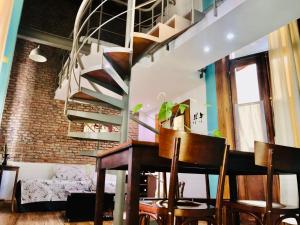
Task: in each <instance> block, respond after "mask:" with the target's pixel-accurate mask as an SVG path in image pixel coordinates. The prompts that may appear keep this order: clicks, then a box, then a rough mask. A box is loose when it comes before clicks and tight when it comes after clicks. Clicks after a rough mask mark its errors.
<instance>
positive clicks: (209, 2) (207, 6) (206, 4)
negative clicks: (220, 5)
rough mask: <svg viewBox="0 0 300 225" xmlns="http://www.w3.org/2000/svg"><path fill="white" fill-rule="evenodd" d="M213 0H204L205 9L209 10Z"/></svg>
mask: <svg viewBox="0 0 300 225" xmlns="http://www.w3.org/2000/svg"><path fill="white" fill-rule="evenodd" d="M213 3H214V1H213V0H202V7H203V11H205V10H207V9H208V8H209V7H211V6H212V5H213Z"/></svg>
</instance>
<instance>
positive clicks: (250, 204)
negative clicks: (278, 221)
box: [224, 200, 300, 214]
mask: <svg viewBox="0 0 300 225" xmlns="http://www.w3.org/2000/svg"><path fill="white" fill-rule="evenodd" d="M224 204H225V205H227V206H229V207H230V208H233V209H240V210H242V211H249V208H251V211H254V212H257V213H265V212H266V201H260V200H238V201H236V202H230V201H229V202H227V201H225V202H224ZM272 207H273V208H272V212H273V213H278V214H280V213H284V211H285V210H290V211H291V212H293V213H298V212H300V209H299V208H298V207H296V206H291V205H283V204H280V203H276V202H273V203H272Z"/></svg>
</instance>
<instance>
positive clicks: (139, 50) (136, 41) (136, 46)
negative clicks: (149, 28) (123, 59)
mask: <svg viewBox="0 0 300 225" xmlns="http://www.w3.org/2000/svg"><path fill="white" fill-rule="evenodd" d="M157 43H160V41H159V38H157V37H154V36H152V35H148V34H144V33H137V32H134V33H133V62H132V64H133V65H134V64H135V63H137V62H138V61H139V60H140V59H141V58H142V57H143V56H144V54H145V53H146V52H147V51H148V50H149V49H150V48H151V47H152V46H153V45H155V44H157Z"/></svg>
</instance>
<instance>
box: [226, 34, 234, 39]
mask: <svg viewBox="0 0 300 225" xmlns="http://www.w3.org/2000/svg"><path fill="white" fill-rule="evenodd" d="M226 38H227V40H229V41H230V40H232V39H234V34H233V33H228V34H227V35H226Z"/></svg>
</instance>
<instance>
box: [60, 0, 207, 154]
mask: <svg viewBox="0 0 300 225" xmlns="http://www.w3.org/2000/svg"><path fill="white" fill-rule="evenodd" d="M157 1H160V0H155V1H154V0H152V1H150V3H153V2H154V3H155V2H157ZM103 2H104V3H105V1H103ZM103 2H102V3H103ZM102 3H101V4H102ZM90 4H91V0H86V1H83V3H82V5H81V7H80V9H79V12H78V15H77V18H76V22H75V26H74V39H73V40H74V42H73V49H72V52H71V54H70V57H69V58H68V60H67V61H66V63H65V65H64V67H63V69H62V71H61V73H60V87H59V90H58V92H66V93H67V94H66V100H65V114H66V116H67V118H68V120H69V122H70V126H69V128H70V129H69V131H68V136H69V137H71V138H75V139H83V140H91V141H117V142H124V141H126V140H127V133H128V120H129V117H130V116H129V109H128V106H129V94H130V75H131V68H132V66H134V65H135V64H136V63H137V62H138V61H139V60H140V59H141V58H143V57H144V56H145V55H149V54H153V53H154V52H155V51H157V50H158V49H159V48H162V47H163V46H165V45H166V44H167V43H169V42H170V41H172V40H174V39H175V38H176V37H178V36H179V35H180V34H182V33H183V32H184V31H185V30H187V29H188V28H189V27H191V26H192V25H193V23H192V20H193V22H195V21H199V20H200V19H201V18H202V17H203V16H202V14H201V13H199V12H198V11H196V10H194V12H189V13H188V14H187V15H185V17H184V16H179V15H176V14H175V15H173V16H171V17H170V18H169V19H168V20H166V21H165V22H157V23H156V25H155V26H153V27H152V28H151V29H150V30H149V31H148V32H147V33H142V32H132V34H131V37H130V42H131V43H130V46H128V47H120V46H116V47H115V46H113V47H106V46H102V45H100V44H99V41H98V42H97V41H94V42H93V41H92V42H91V45H90V52H89V53H88V54H83V53H81V49H82V48H83V46H85V44H86V43H87V42H88V41H90V40H91V39H92V35H89V36H86V34H85V36H80V32H81V31H82V27H83V25H85V24H87V22H88V19H89V18H88V17H87V19H86V17H83V13H82V12H86V11H87V7H88V6H89V5H90ZM146 4H147V3H146ZM146 4H143V5H146ZM138 8H139V6H138V7H135V10H137V9H138ZM192 15H193V16H194V17H197V20H195V19H194V18H193V19H192V18H191V17H192ZM87 16H91V14H90V15H87ZM83 18H85V20H84V19H83ZM82 21H83V22H82ZM80 24H81V27H80V26H79V25H80ZM101 26H102V24H99V26H98V29H101ZM95 30H96V29H95ZM91 33H96V32H95V31H93V32H91ZM79 37H80V38H79ZM74 102H78V103H84V104H92V105H99V104H103V103H104V104H106V105H108V106H109V107H112V108H116V109H118V110H120V111H121V115H114V116H112V115H105V114H101V113H97V112H86V111H80V110H76V109H73V108H72V109H69V107H68V106H69V103H74ZM71 123H84V124H89V123H95V124H102V125H103V124H104V125H107V126H120V127H121V128H120V129H119V130H120V131H119V132H94V131H92V130H90V131H89V132H84V131H72V130H71V127H72V126H71ZM110 130H111V129H110ZM86 153H87V152H86ZM91 154H95V152H94V153H91Z"/></svg>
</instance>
